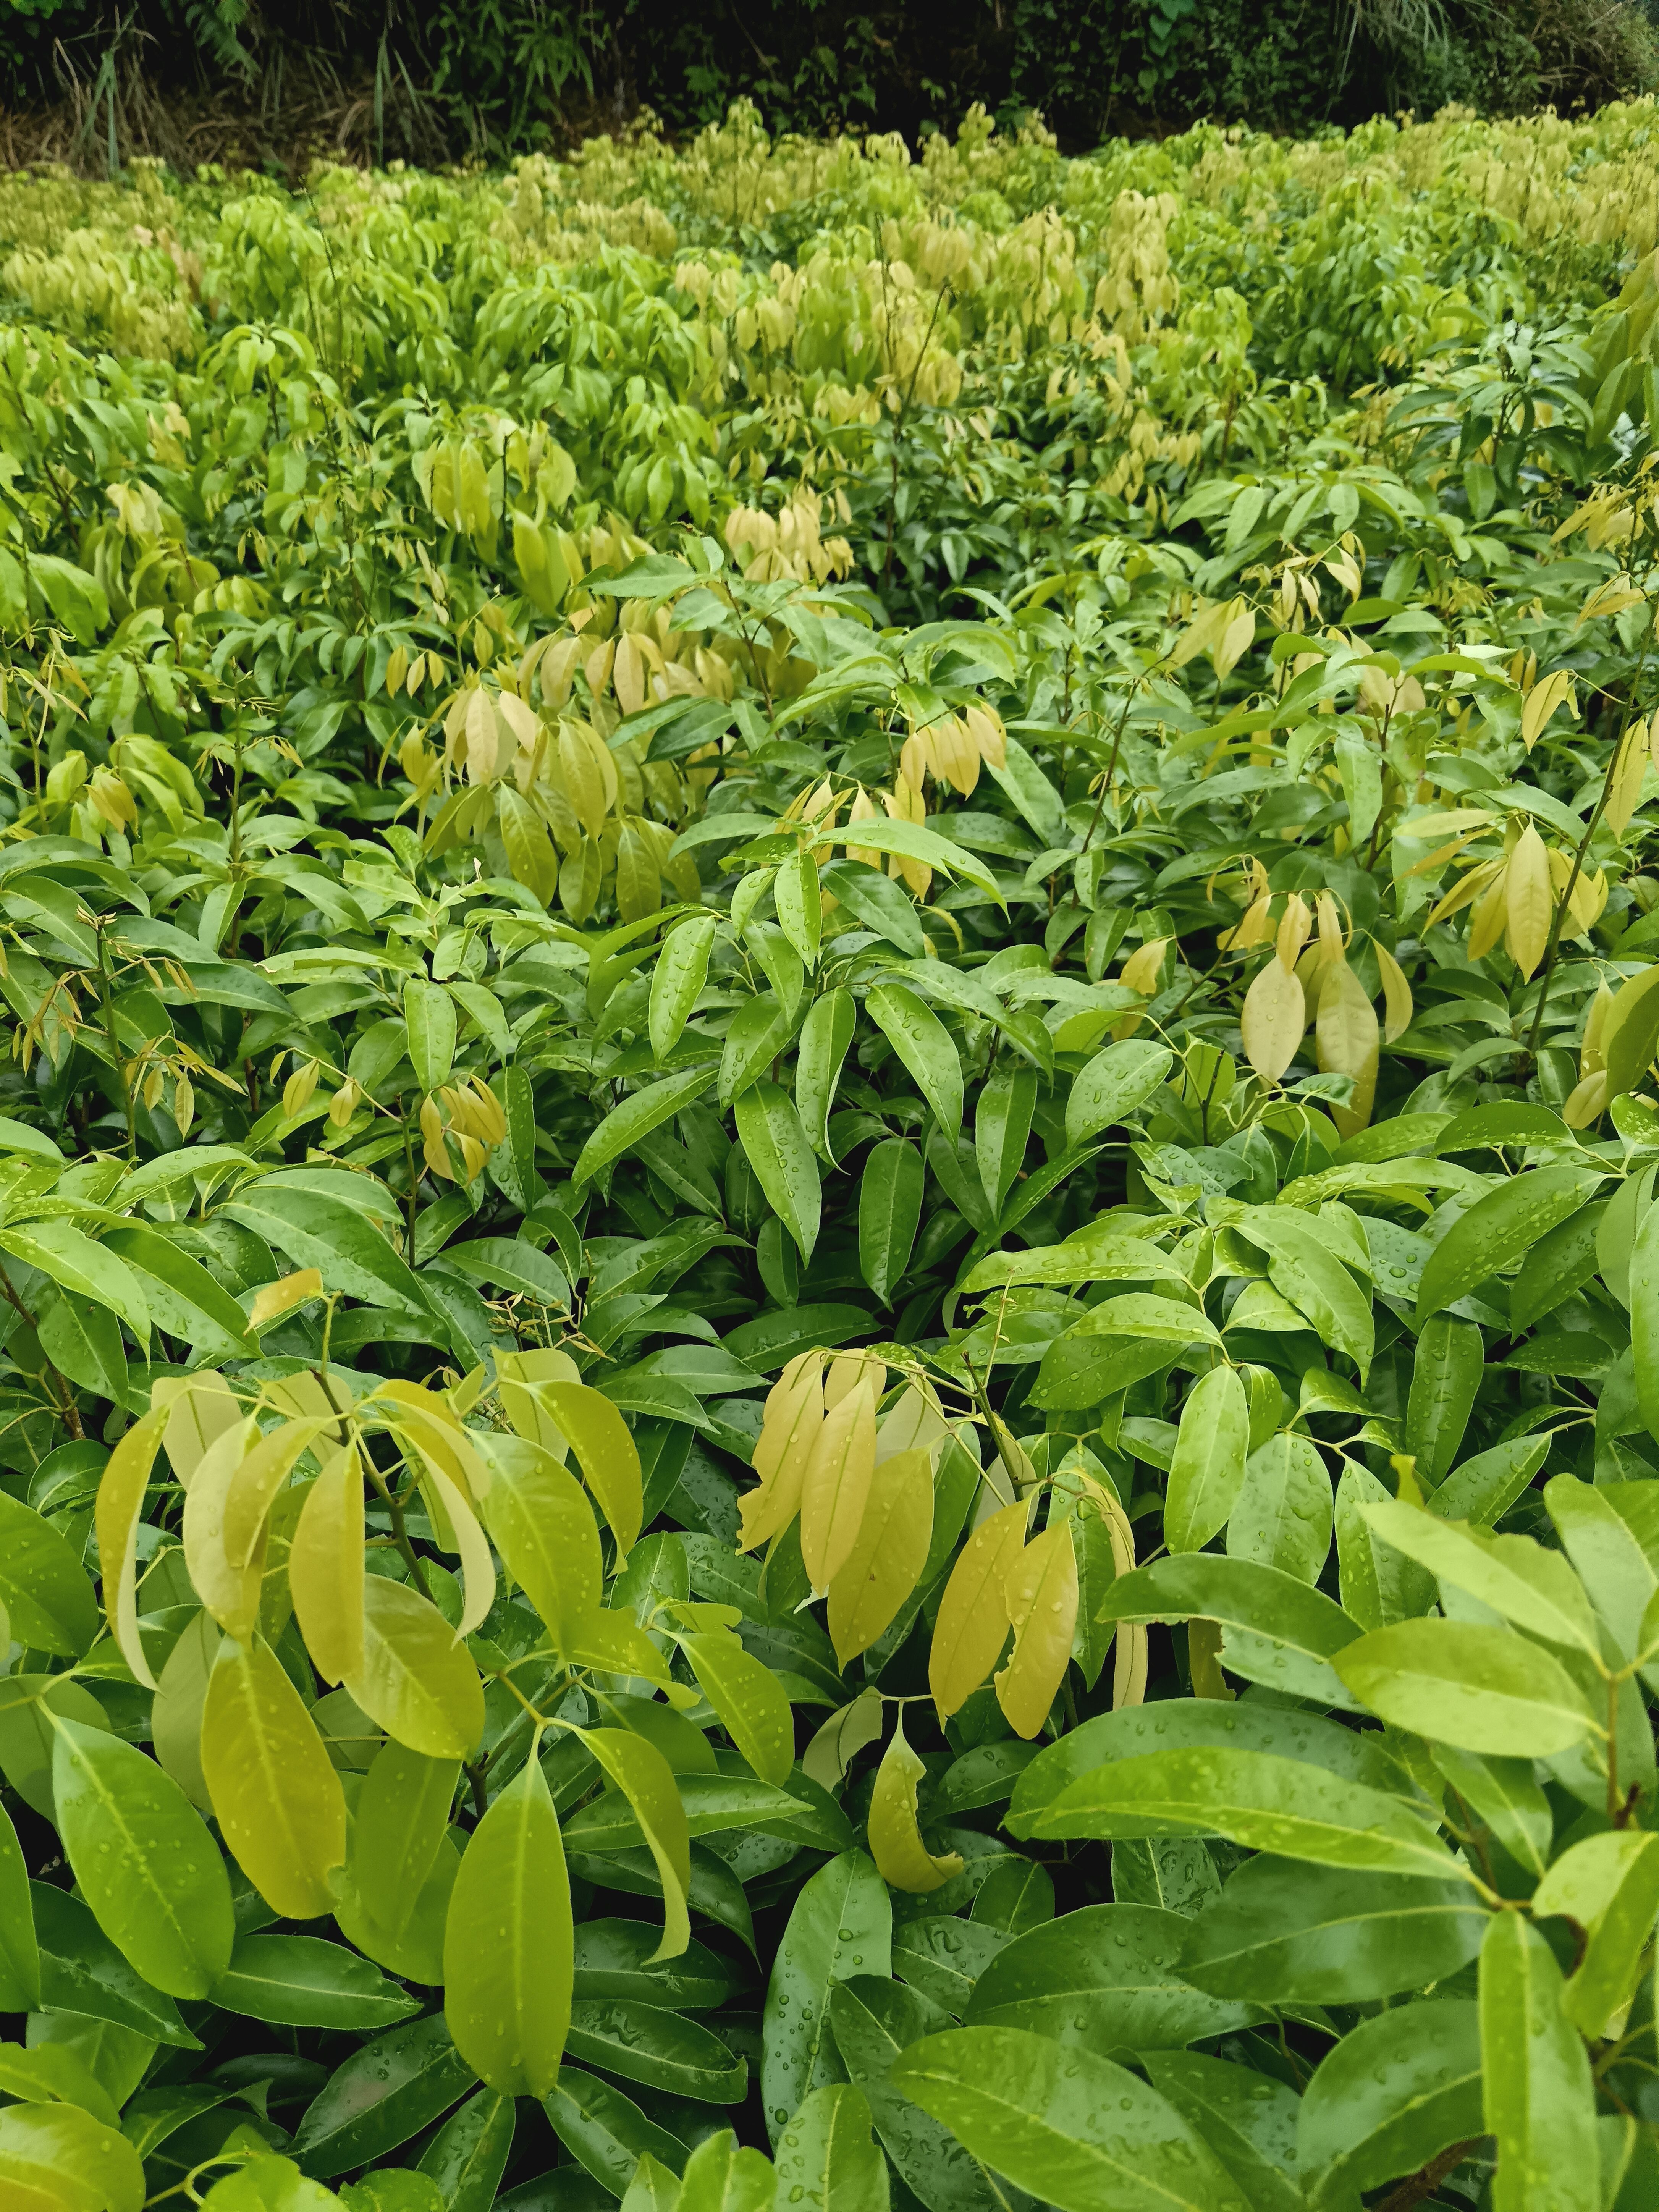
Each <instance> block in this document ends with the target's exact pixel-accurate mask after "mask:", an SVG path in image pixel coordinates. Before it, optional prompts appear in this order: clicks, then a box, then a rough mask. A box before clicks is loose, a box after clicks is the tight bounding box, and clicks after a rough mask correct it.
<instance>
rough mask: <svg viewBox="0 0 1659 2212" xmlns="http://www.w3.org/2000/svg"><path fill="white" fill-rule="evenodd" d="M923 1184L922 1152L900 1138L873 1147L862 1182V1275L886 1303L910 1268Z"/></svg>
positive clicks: (860, 1261) (860, 1210)
mask: <svg viewBox="0 0 1659 2212" xmlns="http://www.w3.org/2000/svg"><path fill="white" fill-rule="evenodd" d="M925 1180H926V1176H925V1174H924V1171H923V1169H922V1164H921V1154H920V1153H919V1152H917V1150H916V1148H915V1146H914V1145H911V1144H908V1143H907V1142H906V1141H905V1139H903V1138H902V1137H888V1138H885V1139H884V1140H883V1141H882V1142H881V1143H880V1144H878V1145H872V1146H871V1148H870V1151H869V1152H868V1154H867V1155H866V1159H865V1163H864V1173H863V1175H862V1176H861V1177H860V1181H859V1273H860V1274H861V1275H862V1276H863V1278H864V1279H865V1281H866V1283H867V1284H868V1285H869V1287H870V1288H871V1290H872V1291H874V1293H875V1295H876V1296H877V1297H878V1298H879V1299H880V1300H881V1303H882V1304H884V1305H890V1304H892V1291H893V1288H894V1285H896V1283H897V1282H898V1281H899V1280H900V1279H901V1278H902V1275H903V1273H904V1271H905V1269H906V1268H907V1267H908V1266H909V1264H910V1253H911V1249H912V1248H913V1247H914V1245H915V1241H916V1230H917V1227H918V1225H919V1224H920V1222H921V1190H922V1184H923V1182H925Z"/></svg>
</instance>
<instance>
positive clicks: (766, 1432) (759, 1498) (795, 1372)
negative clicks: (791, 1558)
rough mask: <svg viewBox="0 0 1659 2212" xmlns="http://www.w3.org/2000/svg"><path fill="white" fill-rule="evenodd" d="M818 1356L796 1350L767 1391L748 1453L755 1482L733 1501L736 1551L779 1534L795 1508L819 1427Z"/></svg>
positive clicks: (820, 1356) (820, 1389) (820, 1372)
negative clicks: (739, 1522)
mask: <svg viewBox="0 0 1659 2212" xmlns="http://www.w3.org/2000/svg"><path fill="white" fill-rule="evenodd" d="M823 1358H824V1355H823V1352H797V1353H796V1355H795V1357H794V1358H793V1359H792V1360H790V1361H789V1363H788V1364H787V1366H786V1367H785V1369H784V1370H783V1372H782V1374H781V1376H779V1377H778V1379H777V1381H776V1382H775V1383H774V1384H773V1385H772V1388H771V1389H770V1390H769V1391H768V1393H767V1395H766V1412H765V1415H764V1418H763V1420H762V1423H761V1432H760V1435H759V1436H758V1437H757V1439H756V1441H755V1449H754V1452H753V1455H752V1462H753V1465H754V1468H755V1472H756V1474H758V1475H759V1477H760V1481H759V1482H758V1484H757V1486H756V1487H755V1488H754V1489H753V1490H750V1491H746V1492H744V1495H743V1497H742V1498H741V1499H740V1500H739V1501H738V1511H739V1514H740V1515H741V1517H742V1528H741V1531H740V1533H739V1535H738V1550H739V1551H741V1552H752V1551H753V1550H754V1549H755V1547H756V1546H757V1544H764V1543H766V1542H768V1541H769V1540H770V1539H771V1538H772V1537H774V1536H776V1535H781V1534H782V1532H783V1530H784V1529H786V1528H787V1527H788V1526H789V1523H790V1522H792V1521H793V1519H794V1517H795V1516H796V1514H797V1513H799V1510H800V1492H801V1483H802V1481H803V1480H804V1479H805V1474H806V1465H807V1462H808V1461H809V1460H810V1459H811V1455H812V1446H813V1444H814V1443H815V1442H816V1440H817V1433H818V1431H819V1430H820V1429H821V1428H822V1427H823Z"/></svg>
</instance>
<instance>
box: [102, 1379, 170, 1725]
mask: <svg viewBox="0 0 1659 2212" xmlns="http://www.w3.org/2000/svg"><path fill="white" fill-rule="evenodd" d="M163 1418H164V1417H163V1415H162V1414H161V1413H154V1412H152V1413H146V1414H145V1415H144V1416H143V1419H142V1420H137V1421H135V1422H134V1423H133V1425H132V1426H131V1428H130V1429H129V1430H127V1431H126V1432H125V1435H124V1436H123V1437H121V1438H120V1439H119V1441H118V1443H117V1444H116V1446H115V1449H114V1450H113V1451H112V1452H111V1454H110V1455H109V1461H108V1463H107V1465H106V1467H105V1468H104V1472H103V1474H102V1475H101V1476H100V1479H99V1483H98V1504H97V1507H96V1510H95V1515H94V1518H95V1522H96V1526H97V1530H98V1556H99V1558H100V1560H101V1561H102V1562H103V1571H104V1611H105V1614H106V1617H107V1619H108V1621H109V1627H110V1634H111V1635H112V1637H113V1638H115V1641H116V1644H117V1646H118V1649H119V1650H120V1654H121V1656H122V1657H123V1658H124V1659H125V1661H126V1662H127V1664H128V1666H129V1667H130V1668H131V1669H132V1672H133V1674H134V1676H135V1677H136V1678H137V1680H139V1681H140V1682H142V1683H143V1686H144V1687H145V1688H146V1689H147V1690H153V1689H154V1688H155V1676H154V1675H153V1674H151V1673H150V1670H149V1660H148V1659H147V1658H146V1657H145V1656H144V1647H143V1639H142V1638H140V1636H139V1633H138V1524H139V1521H140V1518H141V1516H143V1510H144V1492H145V1490H146V1488H147V1487H148V1486H149V1474H150V1469H151V1468H152V1467H153V1466H154V1465H155V1453H156V1449H157V1447H158V1446H159V1445H160V1443H161V1425H162V1420H163Z"/></svg>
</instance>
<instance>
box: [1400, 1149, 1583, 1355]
mask: <svg viewBox="0 0 1659 2212" xmlns="http://www.w3.org/2000/svg"><path fill="white" fill-rule="evenodd" d="M1599 1182H1601V1176H1598V1175H1596V1174H1595V1173H1594V1172H1593V1171H1589V1170H1584V1169H1582V1168H1571V1167H1547V1168H1532V1169H1528V1171H1527V1172H1526V1173H1525V1174H1524V1175H1518V1176H1514V1177H1513V1178H1512V1179H1511V1180H1510V1182H1505V1183H1502V1184H1500V1185H1499V1186H1498V1188H1497V1189H1496V1190H1492V1191H1488V1193H1487V1194H1486V1196H1485V1197H1484V1198H1481V1199H1477V1200H1476V1201H1475V1203H1474V1205H1473V1206H1471V1207H1470V1208H1469V1210H1468V1212H1467V1213H1465V1214H1463V1215H1462V1216H1461V1217H1460V1218H1459V1219H1458V1220H1457V1221H1456V1222H1455V1223H1454V1224H1453V1225H1452V1226H1451V1228H1450V1229H1449V1230H1448V1231H1447V1232H1446V1234H1445V1235H1444V1237H1442V1238H1441V1240H1440V1242H1439V1243H1437V1245H1436V1246H1435V1248H1434V1251H1433V1253H1432V1254H1431V1256H1430V1259H1429V1261H1428V1262H1427V1264H1426V1265H1425V1267H1424V1269H1423V1279H1422V1282H1421V1283H1420V1285H1419V1288H1418V1293H1417V1317H1418V1321H1419V1324H1420V1323H1422V1322H1425V1321H1427V1320H1428V1319H1429V1317H1430V1316H1431V1315H1433V1314H1437V1313H1440V1312H1442V1311H1443V1310H1444V1309H1445V1308H1446V1307H1447V1306H1449V1305H1455V1304H1456V1303H1457V1301H1458V1300H1459V1299H1460V1298H1462V1297H1468V1294H1469V1292H1470V1291H1473V1290H1478V1289H1479V1287H1480V1285H1481V1284H1482V1283H1484V1282H1485V1281H1486V1279H1487V1277H1488V1276H1490V1275H1496V1274H1500V1273H1502V1272H1503V1271H1504V1269H1505V1268H1506V1267H1513V1265H1514V1264H1515V1262H1516V1261H1517V1260H1519V1259H1521V1258H1522V1257H1523V1255H1525V1254H1526V1253H1527V1252H1528V1251H1529V1250H1530V1249H1531V1248H1532V1247H1533V1246H1534V1244H1535V1243H1537V1242H1538V1240H1539V1238H1540V1237H1545V1236H1547V1235H1548V1233H1549V1231H1551V1230H1552V1229H1554V1228H1557V1227H1559V1225H1560V1224H1561V1223H1562V1222H1564V1221H1565V1220H1567V1219H1568V1218H1570V1216H1571V1215H1572V1214H1574V1213H1576V1212H1577V1211H1578V1209H1579V1207H1580V1206H1583V1205H1584V1204H1585V1202H1586V1201H1587V1200H1589V1197H1590V1195H1591V1194H1592V1193H1593V1192H1594V1191H1595V1188H1596V1186H1597V1184H1598V1183H1599Z"/></svg>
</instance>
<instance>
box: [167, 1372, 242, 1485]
mask: <svg viewBox="0 0 1659 2212" xmlns="http://www.w3.org/2000/svg"><path fill="white" fill-rule="evenodd" d="M150 1407H151V1410H152V1411H155V1410H156V1409H158V1408H159V1409H160V1410H161V1411H162V1412H164V1413H166V1415H167V1429H166V1431H165V1432H164V1435H163V1438H162V1441H163V1443H164V1444H165V1446H166V1449H167V1460H168V1463H169V1464H170V1465H171V1467H172V1468H173V1473H174V1474H175V1475H177V1477H178V1478H179V1486H180V1487H181V1488H182V1489H185V1490H188V1489H189V1488H190V1486H191V1480H192V1479H193V1478H194V1476H195V1473H196V1470H197V1468H198V1467H199V1466H200V1465H201V1462H202V1461H203V1460H204V1458H205V1456H206V1455H207V1452H208V1449H209V1447H210V1445H211V1444H212V1443H214V1442H215V1440H216V1438H217V1437H221V1436H222V1435H223V1433H224V1431H226V1430H227V1429H228V1428H229V1427H231V1426H232V1425H233V1424H234V1423H235V1422H237V1421H240V1419H241V1418H242V1401H241V1400H240V1398H239V1397H238V1396H237V1395H236V1393H235V1392H234V1390H233V1389H231V1387H230V1385H229V1383H227V1382H226V1380H225V1378H224V1376H222V1375H216V1374H215V1373H214V1372H213V1371H212V1370H210V1369H209V1370H206V1371H204V1372H203V1373H201V1374H198V1375H185V1376H174V1375H164V1376H161V1379H160V1381H158V1382H157V1383H156V1385H155V1389H154V1390H153V1391H152V1392H151V1393H150Z"/></svg>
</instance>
